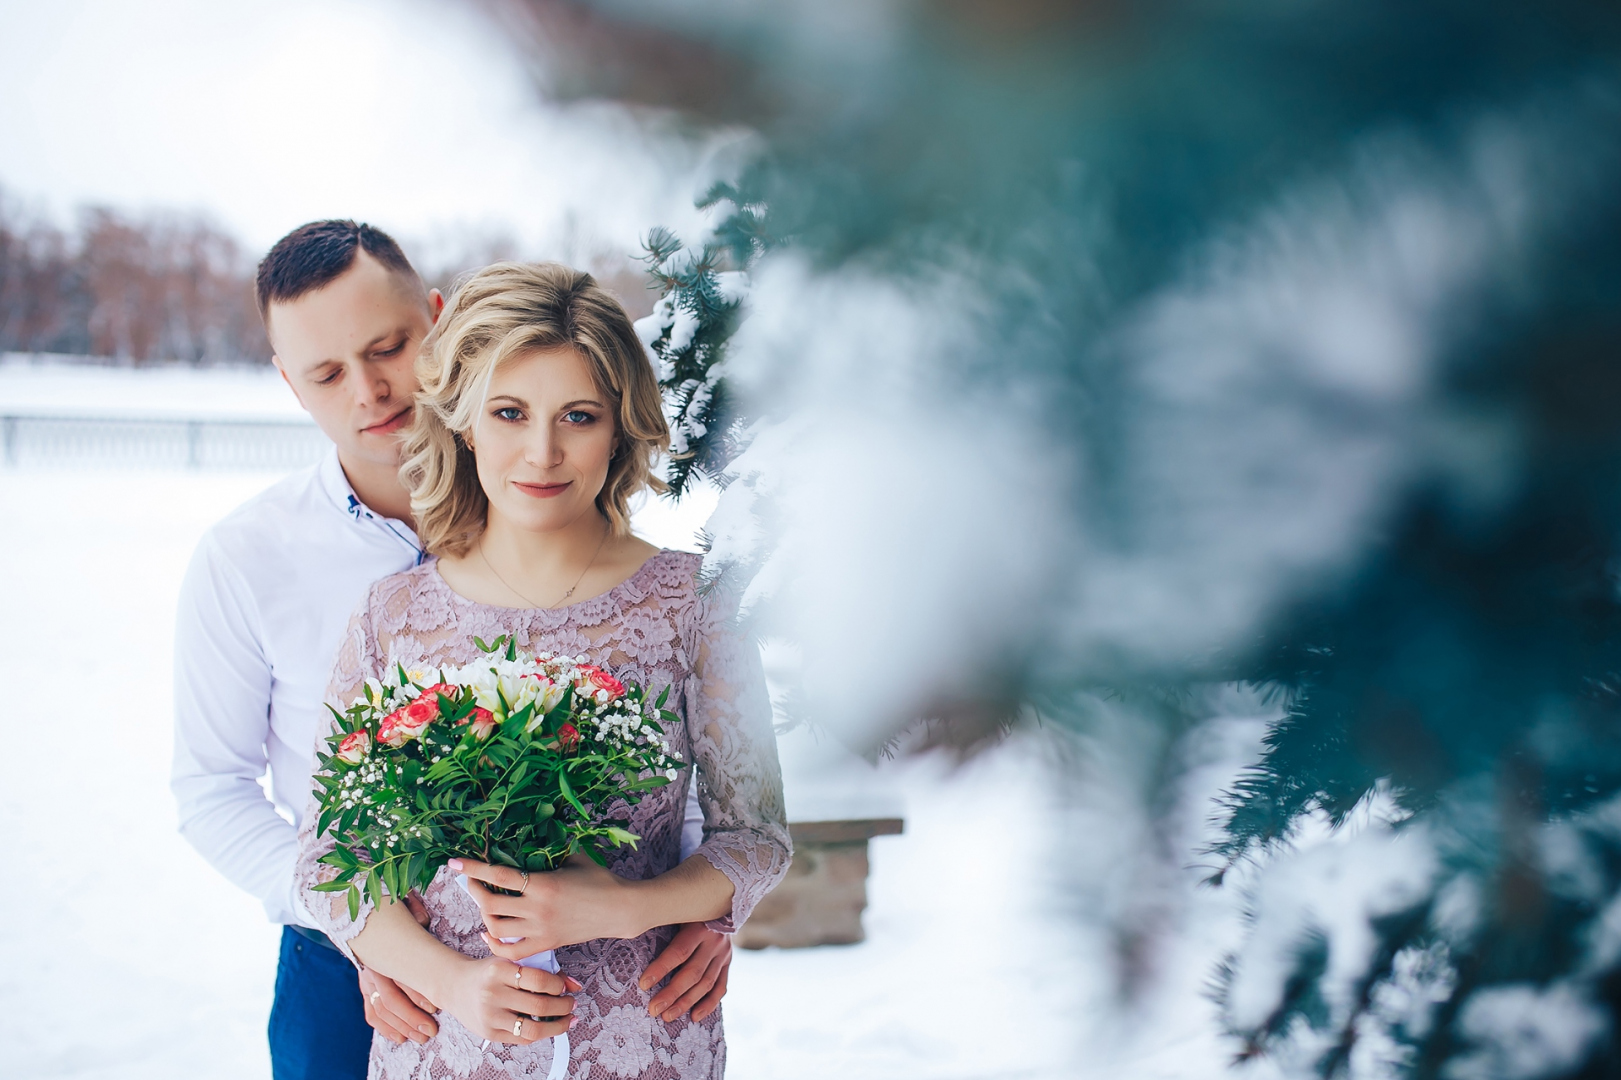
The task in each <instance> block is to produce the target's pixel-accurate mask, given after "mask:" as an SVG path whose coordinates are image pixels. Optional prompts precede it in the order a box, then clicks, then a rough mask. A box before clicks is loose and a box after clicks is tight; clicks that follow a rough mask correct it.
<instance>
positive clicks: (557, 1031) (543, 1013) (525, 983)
mask: <svg viewBox="0 0 1621 1080" xmlns="http://www.w3.org/2000/svg"><path fill="white" fill-rule="evenodd" d="M579 990H580V984H579V983H578V982H576V981H575V980H573V979H571V978H568V977H567V976H565V975H553V974H551V973H549V972H545V971H539V970H537V969H535V968H526V967H519V966H518V965H517V964H514V963H510V962H508V961H506V960H502V959H500V958H499V957H494V956H492V957H488V958H486V959H484V960H467V961H466V962H465V963H463V964H460V965H458V969H457V971H456V973H455V974H454V975H453V976H452V977H451V978H449V979H448V980H447V981H446V982H445V985H444V987H443V989H442V990H441V991H440V994H441V996H442V998H443V1002H442V1004H443V1006H444V1009H445V1011H446V1012H448V1013H450V1015H452V1016H454V1017H455V1018H456V1019H457V1020H460V1021H461V1022H462V1026H463V1027H465V1028H466V1029H467V1030H468V1031H471V1032H472V1033H473V1034H474V1035H476V1036H478V1037H479V1038H481V1039H489V1040H491V1041H492V1042H503V1043H511V1044H513V1045H515V1046H528V1045H529V1044H530V1043H532V1042H537V1041H539V1040H540V1039H547V1038H550V1037H552V1036H553V1035H561V1034H563V1032H565V1031H567V1030H568V1029H569V1028H571V1027H573V1026H574V1022H575V1017H574V1016H573V1012H574V999H573V998H572V997H567V996H565V995H567V994H571V993H578V992H579Z"/></svg>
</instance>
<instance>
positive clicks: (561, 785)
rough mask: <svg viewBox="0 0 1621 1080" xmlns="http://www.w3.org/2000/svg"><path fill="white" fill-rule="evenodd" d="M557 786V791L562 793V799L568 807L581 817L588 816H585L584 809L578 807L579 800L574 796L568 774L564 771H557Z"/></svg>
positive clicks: (580, 806)
mask: <svg viewBox="0 0 1621 1080" xmlns="http://www.w3.org/2000/svg"><path fill="white" fill-rule="evenodd" d="M557 786H558V790H559V791H560V792H561V793H562V796H563V798H564V799H566V800H567V801H568V804H569V805H570V806H572V807H574V809H576V810H578V811H579V812H580V816H581V817H586V816H588V815H587V814H586V812H585V807H584V806H582V805H580V800H579V798H578V797H577V796H576V795H575V794H574V788H573V786H572V785H571V784H570V783H569V779H568V773H567V772H564V771H561V770H559V771H558V773H557Z"/></svg>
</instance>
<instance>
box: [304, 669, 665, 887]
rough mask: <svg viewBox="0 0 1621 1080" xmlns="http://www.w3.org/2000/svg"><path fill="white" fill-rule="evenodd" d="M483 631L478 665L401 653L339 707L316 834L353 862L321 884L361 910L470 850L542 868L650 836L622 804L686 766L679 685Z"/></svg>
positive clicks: (492, 859) (340, 864)
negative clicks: (485, 637)
mask: <svg viewBox="0 0 1621 1080" xmlns="http://www.w3.org/2000/svg"><path fill="white" fill-rule="evenodd" d="M473 640H474V642H475V643H476V644H477V645H478V647H479V650H480V651H481V652H483V653H484V654H485V655H484V656H483V657H481V658H480V659H478V660H475V661H474V662H473V663H470V664H467V665H464V666H462V667H448V668H440V669H437V670H434V671H407V670H406V669H405V668H404V667H403V666H400V665H398V664H396V665H395V667H394V669H393V670H392V671H391V672H389V674H388V675H387V676H386V677H385V678H383V679H382V680H377V679H368V680H367V681H366V685H365V689H364V691H363V692H362V694H361V696H360V698H359V699H358V700H356V701H355V702H354V703H353V704H352V705H350V706H349V707H348V709H346V710H345V711H344V712H342V713H339V712H338V711H337V710H336V709H333V710H332V712H333V715H334V716H336V717H337V730H336V731H335V732H334V734H333V735H332V736H331V737H330V738H329V739H328V747H329V749H330V750H331V753H322V754H320V755H318V758H319V761H320V765H319V769H318V780H319V783H320V785H321V790H320V792H319V794H318V801H319V805H320V818H319V820H318V823H317V826H316V831H317V833H318V834H319V835H326V834H327V833H328V832H331V833H332V834H333V835H334V836H335V838H336V840H337V846H336V847H334V848H333V849H332V851H330V852H328V853H327V854H326V855H325V856H324V857H323V858H322V860H321V861H322V862H324V863H327V864H328V865H331V866H334V867H336V868H337V870H338V873H337V876H336V877H335V878H334V879H333V880H331V881H329V882H325V883H323V884H321V885H317V886H316V889H318V890H320V891H322V892H344V893H346V894H347V899H348V904H349V917H350V918H354V917H356V916H357V915H358V914H359V910H360V898H361V894H362V891H364V892H365V893H367V894H369V895H370V897H371V899H372V901H373V902H374V903H381V902H382V899H383V895H384V892H383V890H385V889H386V890H387V894H388V895H389V896H390V897H392V898H395V899H398V898H400V897H403V896H404V895H405V894H406V893H408V892H410V891H411V890H412V889H422V888H425V887H426V886H427V885H428V884H429V883H430V882H431V881H432V880H433V878H434V875H435V874H436V873H437V872H438V870H439V867H440V866H441V865H442V864H443V863H444V862H445V861H446V860H448V859H450V858H453V857H455V856H458V855H472V856H474V857H476V858H478V859H480V860H482V861H484V862H489V863H496V864H499V865H503V866H511V867H514V868H516V869H519V870H527V871H534V870H550V869H553V868H555V867H557V866H558V865H559V864H561V863H562V861H563V860H564V859H565V858H567V857H568V856H569V855H570V854H571V853H572V852H575V851H583V852H585V853H586V854H587V855H589V856H590V857H591V858H593V859H595V860H596V861H597V862H598V863H603V862H604V859H603V855H602V851H601V845H603V844H609V845H613V846H615V847H617V846H619V845H622V844H630V845H631V846H633V847H634V846H635V844H636V841H637V840H638V839H639V837H637V836H636V835H635V834H633V833H631V832H629V831H627V830H626V828H625V826H626V825H627V824H628V822H626V821H622V820H613V819H609V818H608V817H606V816H605V808H606V807H607V806H608V804H610V803H611V802H613V801H614V800H615V799H624V800H625V801H626V802H631V803H634V802H636V801H637V800H638V799H640V798H641V795H642V793H644V792H646V791H649V790H651V789H653V788H656V787H660V786H662V785H664V784H668V783H669V782H670V781H671V780H673V779H674V778H675V771H676V769H678V768H682V767H684V765H683V763H681V762H679V761H677V760H676V759H675V758H674V757H673V756H671V754H670V751H669V748H668V746H667V745H666V744H665V741H664V728H663V727H662V726H661V724H660V720H665V721H670V722H675V723H679V722H680V718H679V717H677V716H675V715H674V714H672V713H670V712H667V711H665V709H664V703H665V699H666V698H667V697H668V696H669V690H668V689H666V690H665V691H664V693H662V694H660V695H659V697H658V700H657V701H653V702H649V701H648V700H647V696H646V694H645V692H644V691H643V690H642V688H641V687H638V686H634V685H626V684H625V683H622V682H620V681H619V680H618V679H616V678H614V677H613V676H612V675H610V674H608V673H607V672H606V671H603V670H602V669H601V668H597V667H593V666H592V665H590V664H587V663H585V660H584V657H567V656H554V655H552V654H551V653H545V652H543V653H539V654H538V655H531V654H529V653H524V652H520V651H518V649H517V647H516V645H515V644H514V642H513V641H512V639H510V638H508V637H501V638H498V639H496V641H495V642H494V643H493V644H489V645H486V644H485V643H484V642H483V641H480V640H479V639H477V638H474V639H473Z"/></svg>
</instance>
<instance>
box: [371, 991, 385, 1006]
mask: <svg viewBox="0 0 1621 1080" xmlns="http://www.w3.org/2000/svg"><path fill="white" fill-rule="evenodd" d="M382 996H383V992H382V991H381V990H373V991H372V992H371V1003H372V1004H373V1005H376V1004H377V999H378V998H380V997H382Z"/></svg>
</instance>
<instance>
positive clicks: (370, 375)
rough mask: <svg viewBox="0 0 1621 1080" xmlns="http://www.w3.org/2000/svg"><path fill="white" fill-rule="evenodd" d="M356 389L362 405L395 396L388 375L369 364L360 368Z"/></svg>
mask: <svg viewBox="0 0 1621 1080" xmlns="http://www.w3.org/2000/svg"><path fill="white" fill-rule="evenodd" d="M355 391H356V396H357V397H358V398H359V399H360V402H359V403H360V404H362V405H370V404H371V403H372V402H374V401H377V402H382V401H387V400H388V399H389V398H391V397H393V396H394V387H393V386H392V385H391V384H390V383H389V381H388V376H386V375H385V374H383V373H382V372H380V371H376V370H374V369H372V368H371V367H370V366H369V365H368V366H366V367H362V368H361V369H360V378H358V379H356V380H355Z"/></svg>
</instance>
